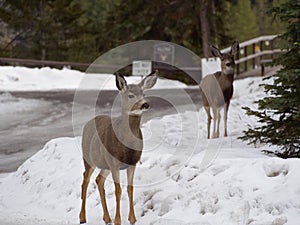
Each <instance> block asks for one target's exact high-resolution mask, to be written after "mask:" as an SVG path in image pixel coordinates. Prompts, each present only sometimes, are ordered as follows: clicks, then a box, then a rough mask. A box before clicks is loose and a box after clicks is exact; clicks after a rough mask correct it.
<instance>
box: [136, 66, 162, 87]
mask: <svg viewBox="0 0 300 225" xmlns="http://www.w3.org/2000/svg"><path fill="white" fill-rule="evenodd" d="M157 76H158V70H155V71H153V72H152V73H150V74H149V75H147V76H146V77H145V78H144V79H143V80H142V81H141V82H140V83H139V86H140V87H141V88H142V89H143V90H146V89H150V88H152V87H153V86H154V85H155V84H156V81H157Z"/></svg>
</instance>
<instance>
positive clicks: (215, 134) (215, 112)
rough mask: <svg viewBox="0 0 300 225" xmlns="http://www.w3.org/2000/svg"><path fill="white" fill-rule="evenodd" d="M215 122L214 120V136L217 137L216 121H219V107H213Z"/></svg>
mask: <svg viewBox="0 0 300 225" xmlns="http://www.w3.org/2000/svg"><path fill="white" fill-rule="evenodd" d="M213 114H214V117H213V122H214V130H213V138H217V132H216V125H217V124H216V123H217V119H218V110H217V108H213Z"/></svg>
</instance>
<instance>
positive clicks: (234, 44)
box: [230, 40, 240, 55]
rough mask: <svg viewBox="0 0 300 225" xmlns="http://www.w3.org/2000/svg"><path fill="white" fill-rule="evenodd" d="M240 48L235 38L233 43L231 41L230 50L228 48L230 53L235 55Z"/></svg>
mask: <svg viewBox="0 0 300 225" xmlns="http://www.w3.org/2000/svg"><path fill="white" fill-rule="evenodd" d="M239 50H240V45H239V42H238V41H237V40H235V41H234V42H233V43H232V46H231V50H230V54H231V55H235V54H236V53H238V52H239Z"/></svg>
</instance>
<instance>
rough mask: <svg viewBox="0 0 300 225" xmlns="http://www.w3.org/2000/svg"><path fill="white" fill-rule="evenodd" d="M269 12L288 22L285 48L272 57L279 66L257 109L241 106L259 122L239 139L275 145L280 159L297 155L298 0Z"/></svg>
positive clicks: (299, 115)
mask: <svg viewBox="0 0 300 225" xmlns="http://www.w3.org/2000/svg"><path fill="white" fill-rule="evenodd" d="M271 13H273V14H274V16H275V18H278V19H280V20H281V21H282V22H285V23H287V24H288V25H287V30H286V33H284V34H283V35H282V36H281V38H282V40H284V41H285V43H286V45H287V46H286V50H287V51H286V53H284V54H282V55H281V56H280V57H278V58H277V59H276V60H275V65H281V66H282V69H281V70H279V71H278V72H277V73H276V74H275V75H274V83H273V84H270V85H264V88H265V92H266V93H268V94H269V96H268V97H265V98H264V99H261V100H259V101H258V102H257V103H258V109H259V111H254V110H252V109H250V108H248V107H245V108H244V109H245V110H246V113H247V114H248V115H251V116H252V115H254V116H256V117H257V118H258V122H259V123H260V124H261V125H260V126H259V127H255V128H249V129H248V130H247V131H244V136H243V137H241V139H243V140H248V141H250V143H268V144H272V145H277V146H279V147H280V150H278V151H275V152H274V153H275V154H276V155H277V156H280V157H283V158H287V157H300V109H299V108H300V64H299V62H300V2H299V1H298V0H290V1H289V2H288V3H286V4H282V5H280V6H278V7H273V8H272V10H271Z"/></svg>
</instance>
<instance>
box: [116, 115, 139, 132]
mask: <svg viewBox="0 0 300 225" xmlns="http://www.w3.org/2000/svg"><path fill="white" fill-rule="evenodd" d="M141 118H142V115H130V114H129V113H128V112H126V113H122V116H121V124H122V126H121V127H122V128H123V129H124V131H127V132H132V133H133V134H134V135H135V136H138V135H139V133H140V124H141Z"/></svg>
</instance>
